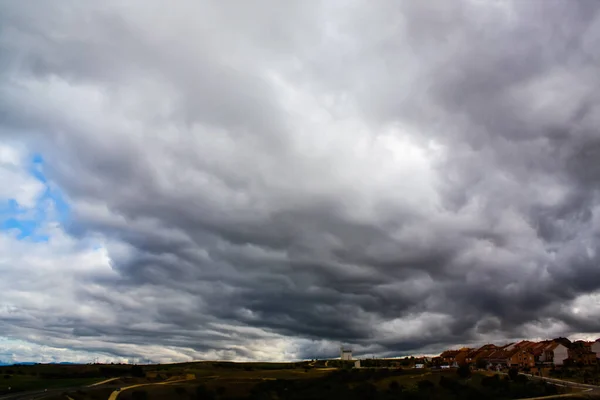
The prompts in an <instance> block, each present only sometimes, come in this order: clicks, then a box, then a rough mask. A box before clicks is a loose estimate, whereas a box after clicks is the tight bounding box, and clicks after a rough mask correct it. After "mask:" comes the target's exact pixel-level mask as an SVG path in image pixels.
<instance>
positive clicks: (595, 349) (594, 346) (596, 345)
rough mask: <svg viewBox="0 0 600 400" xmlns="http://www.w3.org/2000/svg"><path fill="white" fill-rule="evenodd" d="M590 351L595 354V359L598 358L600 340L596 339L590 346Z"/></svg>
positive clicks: (599, 354) (599, 355)
mask: <svg viewBox="0 0 600 400" xmlns="http://www.w3.org/2000/svg"><path fill="white" fill-rule="evenodd" d="M590 350H592V351H593V352H594V353H596V358H600V339H596V341H595V342H593V343H592V345H591V346H590Z"/></svg>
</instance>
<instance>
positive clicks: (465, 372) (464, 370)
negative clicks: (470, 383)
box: [456, 365, 471, 379]
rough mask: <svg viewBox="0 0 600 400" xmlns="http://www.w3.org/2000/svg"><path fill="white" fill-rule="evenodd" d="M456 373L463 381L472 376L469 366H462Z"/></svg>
mask: <svg viewBox="0 0 600 400" xmlns="http://www.w3.org/2000/svg"><path fill="white" fill-rule="evenodd" d="M456 373H457V374H458V376H459V377H460V378H461V379H466V378H468V377H470V376H471V368H469V366H468V365H461V366H460V367H458V369H457V370H456Z"/></svg>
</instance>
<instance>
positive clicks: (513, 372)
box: [508, 368, 519, 381]
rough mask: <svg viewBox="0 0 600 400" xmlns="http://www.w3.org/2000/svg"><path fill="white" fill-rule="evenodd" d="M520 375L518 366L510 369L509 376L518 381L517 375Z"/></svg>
mask: <svg viewBox="0 0 600 400" xmlns="http://www.w3.org/2000/svg"><path fill="white" fill-rule="evenodd" d="M518 376H519V370H518V369H516V368H511V369H509V370H508V377H509V378H510V379H511V380H513V381H516V380H517V377H518Z"/></svg>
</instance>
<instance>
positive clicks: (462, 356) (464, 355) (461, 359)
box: [454, 347, 473, 365]
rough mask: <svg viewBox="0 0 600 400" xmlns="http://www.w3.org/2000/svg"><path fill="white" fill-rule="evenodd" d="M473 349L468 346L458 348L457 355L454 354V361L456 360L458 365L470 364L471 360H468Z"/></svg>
mask: <svg viewBox="0 0 600 400" xmlns="http://www.w3.org/2000/svg"><path fill="white" fill-rule="evenodd" d="M472 350H473V349H470V348H468V347H463V348H462V349H460V350H458V353H456V355H455V356H454V361H455V362H456V364H457V365H469V364H470V362H469V361H467V359H468V356H469V353H470V352H471V351H472Z"/></svg>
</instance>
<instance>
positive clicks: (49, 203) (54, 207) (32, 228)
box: [0, 154, 70, 242]
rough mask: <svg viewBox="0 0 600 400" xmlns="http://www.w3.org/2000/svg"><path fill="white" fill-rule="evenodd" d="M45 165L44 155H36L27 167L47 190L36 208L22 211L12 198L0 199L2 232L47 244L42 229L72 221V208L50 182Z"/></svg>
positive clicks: (21, 238)
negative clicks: (9, 232)
mask: <svg viewBox="0 0 600 400" xmlns="http://www.w3.org/2000/svg"><path fill="white" fill-rule="evenodd" d="M44 163H45V161H44V158H43V157H42V155H41V154H34V155H33V156H32V157H31V158H30V163H29V165H28V166H27V173H28V174H29V175H30V176H32V177H33V178H35V179H36V180H38V181H39V182H41V183H42V184H43V185H44V187H45V189H44V191H43V192H42V193H41V195H40V196H39V198H38V199H37V201H36V204H35V206H34V207H31V208H26V207H23V206H22V205H20V204H19V203H18V202H17V201H16V200H15V199H12V198H9V199H0V230H3V231H13V232H15V234H16V236H17V238H18V239H20V240H25V239H27V240H31V241H35V242H44V241H47V240H48V236H47V235H46V234H44V233H43V231H40V228H42V227H43V226H45V225H46V224H47V223H48V222H51V221H56V222H59V223H65V222H66V221H67V219H68V217H69V210H70V208H69V204H68V203H67V201H66V199H65V196H64V195H63V194H62V192H61V191H60V190H59V189H58V188H56V186H55V185H52V184H51V182H49V181H48V178H47V177H46V175H45V174H44Z"/></svg>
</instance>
